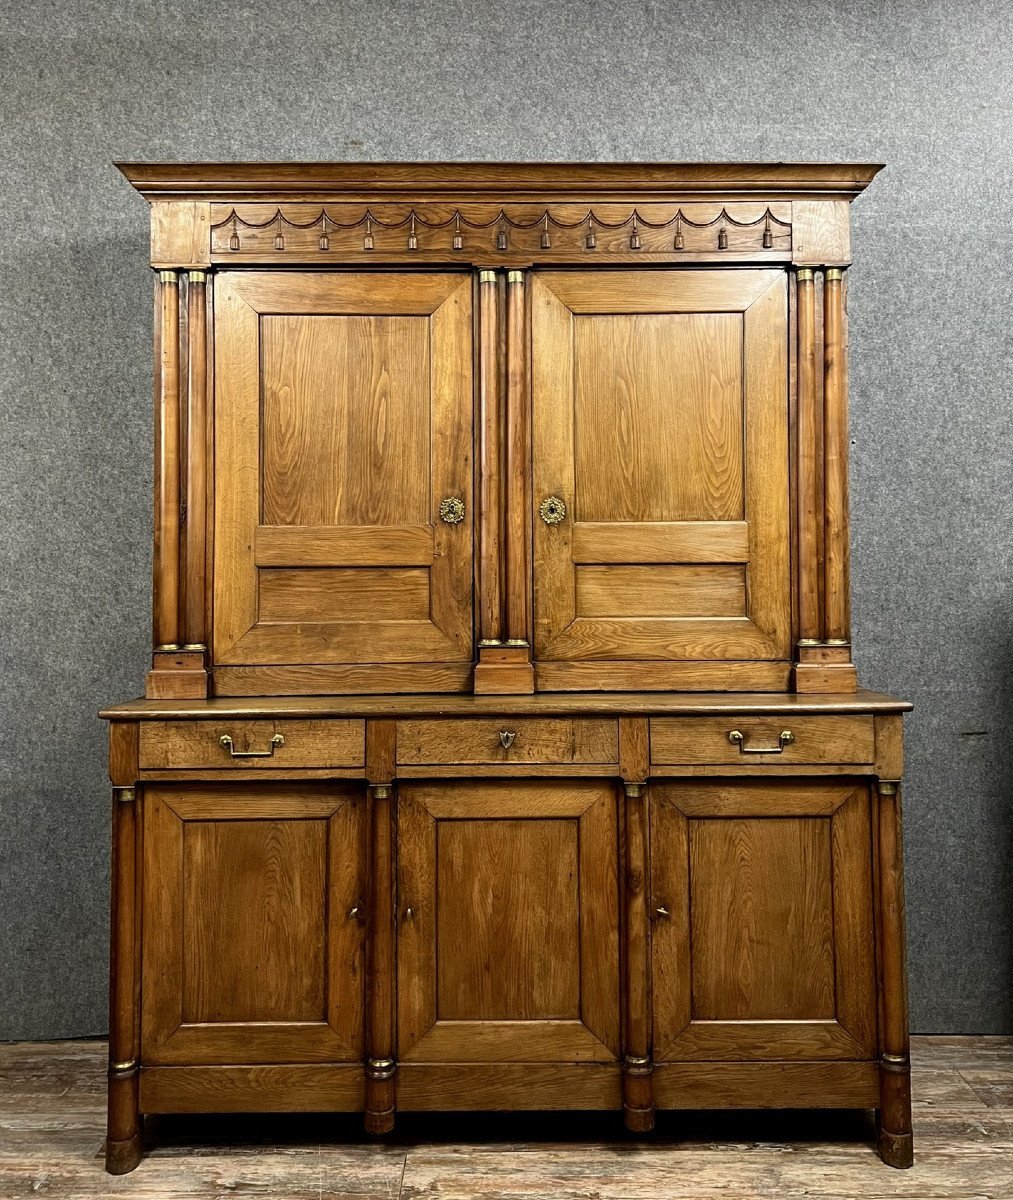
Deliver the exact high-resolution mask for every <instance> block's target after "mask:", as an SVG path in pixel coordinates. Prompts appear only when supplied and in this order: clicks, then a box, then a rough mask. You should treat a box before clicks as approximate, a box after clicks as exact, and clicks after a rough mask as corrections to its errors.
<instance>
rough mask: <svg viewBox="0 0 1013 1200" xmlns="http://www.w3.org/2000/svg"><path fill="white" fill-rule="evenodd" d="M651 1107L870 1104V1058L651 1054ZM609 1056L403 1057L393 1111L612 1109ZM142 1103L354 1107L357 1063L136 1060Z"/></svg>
mask: <svg viewBox="0 0 1013 1200" xmlns="http://www.w3.org/2000/svg"><path fill="white" fill-rule="evenodd" d="M652 1083H653V1091H654V1103H655V1107H656V1108H658V1109H699V1108H876V1107H877V1106H878V1105H879V1086H880V1085H879V1066H878V1064H877V1063H875V1062H749V1063H743V1062H721V1063H701V1062H693V1063H660V1064H657V1065H656V1066H655V1068H654V1071H653V1074H652ZM622 1091H623V1089H622V1071H621V1068H620V1066H619V1064H618V1063H586V1064H545V1063H402V1064H400V1065H399V1066H398V1069H397V1084H396V1098H397V1099H396V1107H397V1109H398V1110H399V1111H401V1112H427V1111H434V1112H439V1111H482V1110H489V1111H511V1110H517V1111H521V1110H550V1109H573V1110H591V1109H616V1110H618V1109H621V1108H622V1106H623V1095H622ZM139 1100H140V1103H139V1107H140V1110H141V1112H144V1113H226V1112H279V1113H281V1112H361V1111H362V1110H363V1108H364V1106H365V1076H364V1071H363V1068H362V1067H361V1066H360V1065H359V1064H357V1063H356V1064H337V1065H332V1064H285V1065H272V1066H172V1067H157V1066H152V1067H144V1068H142V1070H141V1079H140V1097H139Z"/></svg>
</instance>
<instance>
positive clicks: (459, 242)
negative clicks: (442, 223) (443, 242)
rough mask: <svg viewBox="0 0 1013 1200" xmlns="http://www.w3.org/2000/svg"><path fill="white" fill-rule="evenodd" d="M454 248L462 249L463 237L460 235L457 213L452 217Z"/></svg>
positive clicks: (459, 222)
mask: <svg viewBox="0 0 1013 1200" xmlns="http://www.w3.org/2000/svg"><path fill="white" fill-rule="evenodd" d="M453 245H454V249H455V250H463V249H464V238H463V237H462V236H461V214H460V213H457V214H456V216H455V217H454V242H453Z"/></svg>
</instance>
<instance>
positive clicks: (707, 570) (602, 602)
mask: <svg viewBox="0 0 1013 1200" xmlns="http://www.w3.org/2000/svg"><path fill="white" fill-rule="evenodd" d="M574 580H575V584H576V615H577V617H578V618H579V617H666V616H669V617H699V616H704V615H705V614H706V615H710V616H714V617H744V616H745V615H746V573H745V570H744V569H743V568H742V567H741V566H737V565H736V566H719V565H714V566H688V565H686V566H684V565H680V566H675V567H673V566H651V567H645V566H635V567H622V566H617V567H601V566H583V565H581V566H578V567H577V570H576V572H575V574H574Z"/></svg>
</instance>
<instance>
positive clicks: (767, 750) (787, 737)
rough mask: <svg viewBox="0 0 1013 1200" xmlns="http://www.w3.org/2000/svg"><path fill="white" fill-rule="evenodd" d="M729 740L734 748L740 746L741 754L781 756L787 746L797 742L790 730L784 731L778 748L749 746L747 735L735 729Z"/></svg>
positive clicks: (778, 741)
mask: <svg viewBox="0 0 1013 1200" xmlns="http://www.w3.org/2000/svg"><path fill="white" fill-rule="evenodd" d="M728 740H729V741H730V742H731V743H732V745H733V746H738V748H739V753H740V754H781V753H782V752H783V751H784V748H785V746H787V745H789V743H791V742H793V741H794V740H795V735H794V734H793V733H792V731H791V730H790V729H782V730H781V736H780V737H779V738H778V739H777V745H776V746H747V745H746V739H745V735H744V734H742V733H741V732H740V731H739V730H738V729H733V730H732V731H731V733H729V735H728Z"/></svg>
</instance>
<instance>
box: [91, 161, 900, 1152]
mask: <svg viewBox="0 0 1013 1200" xmlns="http://www.w3.org/2000/svg"><path fill="white" fill-rule="evenodd" d="M122 169H123V171H124V173H125V174H126V175H127V177H128V179H129V180H130V181H131V182H132V183H134V184H135V186H136V187H137V188H138V190H139V191H141V192H142V194H144V196H145V197H146V198H147V199H148V200H149V201H151V204H152V257H151V261H152V265H153V266H154V268H155V269H156V271H157V275H156V295H155V300H156V310H155V311H156V325H155V333H156V346H155V350H156V364H157V365H156V376H155V378H156V389H155V399H156V443H155V444H156V472H155V481H156V494H155V501H156V511H155V542H154V609H153V633H154V637H153V642H152V669H151V671H150V673H149V674H148V677H147V684H146V698H145V699H144V700H139V701H135V702H132V703H129V704H125V705H119V706H117V707H115V708H112V709H110V710H108V711H106V712H105V713H103V716H105V717H106V718H107V719H108V720H109V721H110V722H111V725H110V731H111V732H110V771H111V776H112V782H113V786H114V804H113V839H114V855H113V872H112V900H113V904H112V914H113V916H112V921H113V925H112V978H111V982H112V987H111V1010H110V1011H111V1037H110V1069H109V1138H108V1143H107V1155H106V1161H107V1168H108V1170H110V1171H111V1172H114V1173H122V1172H125V1171H129V1170H132V1169H133V1168H134V1167H135V1166H136V1165H137V1163H138V1161H139V1160H140V1157H141V1135H142V1121H143V1117H144V1114H147V1113H171V1112H216V1111H222V1112H229V1111H231V1112H237V1111H239V1112H242V1111H260V1112H286V1111H317V1112H319V1111H336V1112H337V1111H346V1112H359V1113H361V1114H362V1118H363V1122H364V1126H365V1129H366V1130H367V1131H368V1132H369V1133H371V1134H375V1135H383V1134H385V1133H388V1132H389V1131H390V1130H391V1129H392V1128H393V1127H394V1125H395V1123H396V1121H397V1114H398V1113H399V1112H406V1111H415V1110H425V1109H429V1110H445V1111H463V1110H490V1111H499V1110H510V1109H536V1110H538V1109H611V1110H615V1112H616V1113H617V1119H619V1118H618V1114H622V1116H621V1119H622V1120H624V1121H625V1124H626V1125H627V1127H628V1128H629V1129H630V1130H633V1131H637V1132H646V1131H648V1130H650V1129H651V1128H652V1127H653V1125H654V1121H655V1113H656V1111H657V1110H658V1109H680V1108H686V1109H695V1108H702V1107H738V1106H741V1107H750V1108H756V1107H783V1108H796V1107H866V1108H874V1109H876V1110H877V1114H878V1148H879V1152H880V1155H881V1157H882V1158H883V1159H884V1161H885V1162H888V1163H890V1164H891V1165H894V1166H906V1165H910V1162H911V1157H912V1143H911V1124H910V1087H909V1066H908V1051H907V999H906V977H905V964H904V923H903V878H902V863H901V849H900V848H901V827H900V794H899V786H898V780H899V778H900V774H901V732H900V726H901V715H902V714H903V712H905V711H906V710H907V708H908V707H909V706H908V705H906V704H905V703H903V702H901V701H896V700H892V699H890V698H889V697H885V696H880V695H877V694H875V693H872V692H866V691H862V690H860V689H859V688H858V685H857V681H856V675H855V669H854V666H853V663H852V656H851V630H850V597H849V586H850V583H849V579H850V563H849V546H848V475H847V465H848V464H847V456H848V455H847V452H848V440H847V325H846V304H845V288H846V279H845V276H846V269H847V267H848V266H849V264H850V239H849V235H848V214H849V202H850V201H851V200H852V199H854V197H855V196H857V195H858V194H859V193H860V192H861V191H862V190H863V188H864V187H865V186H866V185H867V184H868V183H869V181H870V180H871V179H872V177H873V175H874V174H875V172H876V170H877V169H878V168H875V167H867V166H850V167H838V166H805V165H790V164H789V165H778V166H774V165H769V166H765V165H756V164H753V165H742V166H734V165H723V166H713V167H707V166H702V165H682V166H679V165H670V166H652V165H630V166H620V165H617V164H605V165H601V166H597V167H596V166H590V165H588V166H580V165H578V166H551V165H532V166H521V165H516V166H509V165H504V166H497V165H482V166H480V165H475V164H458V165H444V166H440V165H418V166H399V165H390V166H378V165H375V164H371V165H368V166H366V165H355V164H330V165H328V164H303V165H292V166H285V165H274V166H267V165H257V164H245V165H241V164H240V165H232V166H205V167H201V166H199V165H193V166H186V165H175V166H171V167H168V166H167V167H159V166H144V165H136V164H135V165H128V166H125V167H123V168H122Z"/></svg>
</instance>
